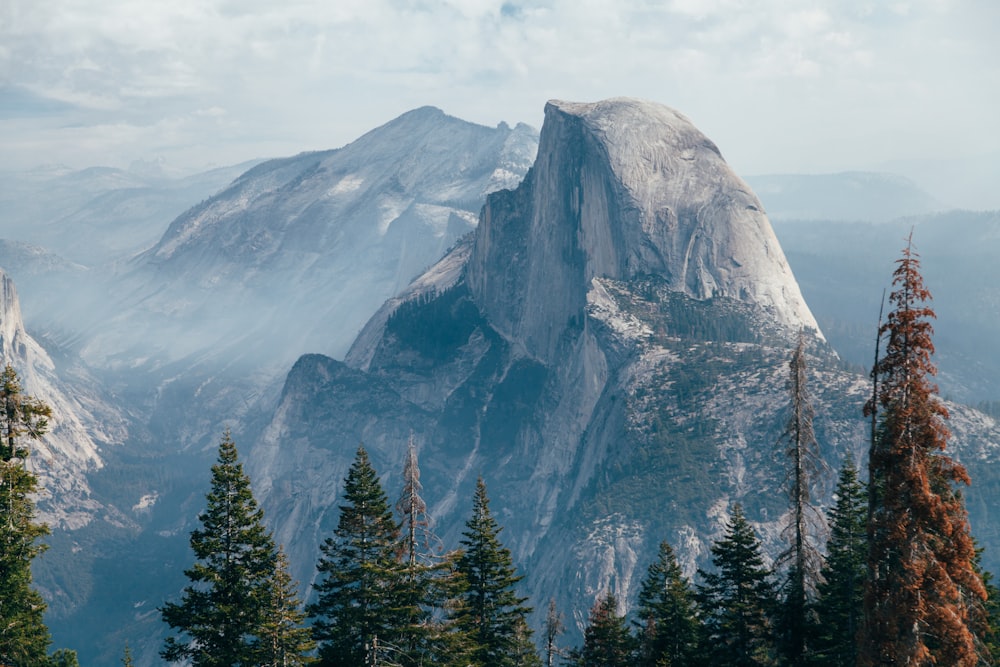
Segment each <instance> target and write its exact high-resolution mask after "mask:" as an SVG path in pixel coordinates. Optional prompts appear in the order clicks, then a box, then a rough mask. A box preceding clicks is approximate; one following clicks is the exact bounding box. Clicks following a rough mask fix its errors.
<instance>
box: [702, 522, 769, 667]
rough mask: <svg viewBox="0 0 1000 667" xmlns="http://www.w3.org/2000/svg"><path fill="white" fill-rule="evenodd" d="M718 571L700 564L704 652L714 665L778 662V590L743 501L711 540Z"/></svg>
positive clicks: (733, 666) (728, 666)
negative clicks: (706, 569) (774, 623)
mask: <svg viewBox="0 0 1000 667" xmlns="http://www.w3.org/2000/svg"><path fill="white" fill-rule="evenodd" d="M712 565H713V566H715V571H714V572H703V571H701V570H699V576H700V577H701V579H702V583H701V584H700V585H698V587H697V594H696V598H697V600H698V603H699V606H700V609H701V613H702V622H703V633H702V648H701V653H702V656H703V657H704V658H706V659H708V663H707V664H711V665H713V666H715V667H761V666H769V665H774V664H776V661H775V658H774V653H775V650H774V630H773V627H772V621H771V615H772V614H773V612H774V608H775V604H776V595H775V591H774V587H773V585H772V583H771V572H770V569H769V568H768V567H767V566H766V565H765V564H764V558H763V556H762V555H761V546H760V541H759V540H758V539H757V536H756V534H755V533H754V530H753V527H752V526H751V525H750V523H749V522H748V521H747V519H746V516H745V515H744V513H743V507H742V506H741V505H739V504H736V505H734V506H733V514H732V516H731V517H730V519H729V522H728V523H727V525H726V532H725V535H724V536H723V538H722V539H721V540H719V541H717V542H716V543H715V544H713V545H712Z"/></svg>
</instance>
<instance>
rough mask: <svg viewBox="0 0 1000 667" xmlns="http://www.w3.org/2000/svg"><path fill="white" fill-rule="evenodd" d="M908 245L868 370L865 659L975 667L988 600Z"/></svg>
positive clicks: (922, 292) (929, 313)
mask: <svg viewBox="0 0 1000 667" xmlns="http://www.w3.org/2000/svg"><path fill="white" fill-rule="evenodd" d="M919 268H920V262H919V260H918V258H917V255H916V253H915V252H914V251H913V249H912V243H911V244H908V245H907V247H906V248H905V249H904V250H903V256H902V258H901V259H899V260H898V261H897V266H896V270H895V272H894V274H893V287H894V291H893V292H892V293H891V295H890V297H889V299H890V303H891V305H892V306H893V310H892V311H891V312H890V313H889V316H888V318H887V320H886V322H885V323H884V324H883V325H882V326H881V327H880V335H881V336H883V337H884V338H885V341H886V343H885V353H884V355H883V356H882V358H881V359H880V360H879V361H878V363H877V364H876V366H875V369H874V371H873V374H874V375H875V376H876V378H877V379H878V392H877V400H876V401H873V402H872V403H869V405H867V406H866V409H867V410H869V411H870V412H871V413H874V412H875V411H877V412H878V415H879V420H878V429H877V433H876V437H875V439H874V441H873V443H872V449H871V453H870V456H869V485H868V492H869V517H868V547H869V552H868V571H869V577H868V580H867V585H866V588H865V623H864V625H863V632H862V641H861V656H860V659H861V664H863V665H882V664H911V665H923V664H939V665H951V666H955V667H971V666H972V665H975V664H976V662H977V660H978V658H977V656H976V649H975V643H976V642H975V636H974V632H973V631H972V628H971V625H972V622H973V618H972V616H973V614H974V613H975V609H976V607H977V605H978V603H979V602H980V601H981V600H982V599H984V597H985V591H984V588H983V584H982V580H981V578H980V577H979V575H978V574H977V573H976V572H975V569H974V567H973V560H974V558H975V547H974V544H973V541H972V537H971V535H970V531H969V525H968V519H967V516H966V512H965V506H964V503H963V500H962V497H961V495H960V494H959V493H958V492H957V491H956V489H955V486H956V485H957V484H959V483H962V484H968V483H969V481H970V480H969V477H968V474H967V473H966V471H965V469H964V468H963V467H962V466H961V465H959V464H958V463H956V462H954V461H953V460H952V459H951V458H950V457H949V456H948V455H947V454H945V452H944V450H945V447H946V445H947V441H948V437H949V432H948V429H947V427H946V426H945V424H944V420H945V419H946V418H947V416H948V412H947V409H946V408H945V407H944V405H943V404H942V403H941V401H940V400H938V399H937V398H936V397H935V396H934V393H935V392H936V391H937V388H936V386H934V384H933V383H932V382H931V380H930V377H931V376H933V375H934V374H935V373H936V369H935V367H934V365H933V363H932V362H931V356H932V354H933V353H934V345H933V343H932V342H931V334H932V333H933V329H932V326H931V323H930V319H931V318H933V317H934V311H933V310H932V309H931V308H930V307H929V306H928V305H927V302H928V301H929V300H930V298H931V295H930V292H929V291H928V290H927V288H926V287H924V283H923V278H922V276H921V275H920V271H919Z"/></svg>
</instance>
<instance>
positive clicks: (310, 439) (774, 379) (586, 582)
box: [249, 99, 1000, 626]
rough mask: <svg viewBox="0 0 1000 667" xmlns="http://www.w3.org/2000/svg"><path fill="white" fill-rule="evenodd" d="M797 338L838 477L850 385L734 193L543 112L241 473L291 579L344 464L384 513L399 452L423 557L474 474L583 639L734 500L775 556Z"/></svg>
mask: <svg viewBox="0 0 1000 667" xmlns="http://www.w3.org/2000/svg"><path fill="white" fill-rule="evenodd" d="M803 330H811V331H812V332H813V333H812V335H809V336H808V337H807V338H808V341H809V352H808V355H809V365H810V368H811V374H810V383H811V387H812V392H813V397H814V405H815V408H816V414H817V418H816V431H817V434H818V437H819V440H820V443H821V448H822V452H823V455H824V456H825V458H826V460H827V461H828V462H830V465H831V467H832V468H833V469H836V468H837V467H838V465H839V463H840V462H841V461H842V459H843V456H844V455H845V454H846V453H849V452H850V453H853V454H854V455H855V457H856V458H857V459H860V458H861V455H862V454H863V453H864V452H865V451H866V450H867V440H866V433H867V424H866V422H865V421H864V420H863V418H862V416H861V406H862V404H863V402H864V399H865V397H866V395H867V392H868V387H867V384H866V380H865V378H863V377H861V376H857V375H852V374H850V373H847V372H844V371H843V370H841V368H840V363H839V360H838V359H837V357H836V355H835V354H834V353H833V352H832V350H831V349H830V348H829V347H828V346H827V344H826V343H825V341H824V340H823V338H822V334H820V332H819V331H818V330H817V328H816V322H815V320H814V319H813V317H812V315H811V314H810V312H809V309H808V308H807V306H806V305H805V303H804V302H803V300H802V298H801V295H800V292H799V289H798V286H797V285H796V283H795V280H794V278H793V277H792V275H791V273H790V271H789V269H788V266H787V264H786V263H785V260H784V257H783V254H782V251H781V249H780V247H779V246H778V244H777V242H776V241H775V237H774V235H773V233H772V231H771V228H770V225H769V223H768V221H767V218H766V217H765V215H764V214H763V213H762V211H761V210H760V205H759V202H758V200H757V199H756V197H755V196H754V195H753V193H752V192H750V191H749V189H748V188H747V187H746V186H745V184H743V182H742V181H741V180H740V179H739V178H737V177H736V176H734V175H733V174H732V172H731V171H730V170H729V168H728V167H727V166H726V165H725V163H724V162H723V161H722V159H721V157H720V155H719V151H718V149H717V148H716V147H715V146H714V144H712V143H711V142H710V141H709V140H708V139H706V138H705V137H704V136H703V135H701V134H700V133H699V132H698V131H697V130H695V129H694V128H693V127H692V126H691V124H690V122H689V121H687V120H686V119H685V118H683V117H682V116H680V115H679V114H677V113H676V112H674V111H672V110H670V109H667V108H665V107H662V106H659V105H655V104H650V103H647V102H640V101H636V100H631V99H616V100H608V101H605V102H599V103H596V104H571V103H565V102H552V103H550V104H549V105H548V106H547V108H546V120H545V125H544V127H543V128H542V132H541V140H540V146H539V152H538V157H537V159H536V161H535V164H534V166H533V167H532V169H531V171H530V172H529V173H528V175H527V176H526V177H525V180H524V182H523V183H522V184H521V185H520V186H519V187H518V188H517V189H516V190H513V191H511V190H505V191H500V192H496V193H493V194H491V195H490V196H489V198H488V200H487V203H486V205H485V207H484V209H483V211H482V214H481V218H480V224H479V227H478V229H477V231H476V233H475V234H474V235H473V236H472V237H470V238H467V239H463V241H462V242H460V243H459V244H457V245H456V247H455V248H454V249H453V250H452V251H451V252H450V253H449V254H448V255H447V256H445V258H444V259H442V260H441V261H440V262H439V263H438V264H436V265H435V266H434V267H432V268H431V269H430V270H428V271H427V272H426V273H424V274H423V275H422V276H421V277H420V278H418V279H417V280H415V281H414V282H413V283H412V284H411V285H410V286H409V287H408V289H407V290H406V291H404V292H403V293H402V294H401V295H399V296H398V297H396V298H393V299H391V300H389V301H387V302H386V303H385V304H384V305H383V307H382V308H381V309H380V310H379V311H378V312H377V313H376V315H375V316H374V317H373V318H372V319H371V320H370V321H369V323H368V324H367V325H366V326H365V328H364V329H363V330H362V332H361V335H359V336H358V338H357V339H356V341H355V343H354V345H353V346H352V348H351V350H350V351H349V352H348V354H347V356H346V357H345V361H344V363H341V362H338V361H334V360H332V359H329V358H325V357H322V356H309V357H304V358H302V359H300V361H299V362H298V363H297V364H296V365H295V367H294V368H293V370H292V372H291V373H290V374H289V375H288V377H287V379H286V382H285V387H284V390H283V392H282V395H281V398H280V400H279V401H278V406H277V408H276V410H275V411H274V412H273V414H272V415H271V418H270V420H269V423H268V424H267V425H266V426H265V427H264V428H262V429H261V435H260V436H259V437H258V438H257V441H256V443H255V445H254V448H253V451H252V453H251V457H250V461H249V469H250V471H251V474H252V476H253V478H254V479H255V480H262V481H261V482H260V487H259V488H260V494H259V497H260V498H261V500H262V502H263V504H264V505H265V507H266V509H267V512H268V516H271V517H273V518H274V520H275V522H276V523H275V525H277V526H280V527H281V528H280V533H281V537H282V538H283V539H284V540H286V547H287V548H288V550H289V552H290V553H292V554H293V555H294V566H295V568H296V573H297V576H298V577H299V578H300V580H302V581H310V580H311V578H312V577H313V576H314V565H315V559H316V556H317V553H318V551H317V549H318V543H319V541H321V540H322V539H324V538H325V537H327V536H329V535H330V531H332V529H333V527H334V526H335V525H336V518H337V510H336V506H337V503H338V501H339V496H340V493H341V491H342V490H341V489H340V484H341V481H342V479H343V476H344V474H345V473H346V470H347V468H348V466H349V465H350V462H351V460H352V458H353V456H354V452H355V450H356V448H357V444H358V442H363V443H364V444H365V446H366V448H367V449H368V451H369V454H370V456H371V458H372V460H373V462H374V464H375V466H376V468H377V469H378V470H379V471H380V472H382V473H383V483H384V485H385V487H386V490H387V492H388V493H389V495H390V497H394V496H395V494H396V493H398V490H399V488H400V485H399V476H400V473H401V471H402V468H403V463H404V460H405V455H406V450H407V442H408V440H409V439H410V434H411V433H412V437H413V439H414V441H415V442H416V443H417V445H418V448H419V454H420V463H421V469H422V473H423V474H422V477H421V479H422V482H423V486H424V490H425V494H426V495H425V498H426V500H427V502H428V505H429V507H430V508H431V512H432V514H433V516H434V518H435V520H436V529H437V532H438V534H439V535H440V536H441V537H442V539H443V541H444V543H445V544H446V545H449V546H451V547H454V546H457V543H458V538H459V534H460V532H461V530H462V526H463V523H464V521H465V520H466V518H467V513H468V511H469V508H470V502H471V498H472V494H473V488H474V486H475V480H476V477H477V476H479V475H481V476H483V477H484V479H485V481H486V482H487V485H488V487H489V490H490V497H491V501H492V503H491V507H492V508H493V509H494V511H495V512H496V514H497V516H498V518H499V520H500V522H501V524H503V525H504V526H505V531H504V533H503V540H504V542H505V544H506V545H507V546H509V547H510V548H511V549H512V550H513V552H514V554H515V557H516V559H517V560H518V562H519V563H521V565H522V566H523V567H524V568H525V569H526V570H527V574H528V577H527V579H526V580H525V590H524V592H525V593H528V594H530V595H531V596H532V598H533V603H534V604H535V606H536V608H541V607H544V604H545V601H546V600H547V599H548V598H549V597H551V596H555V597H556V598H557V599H558V600H559V602H560V604H561V605H562V607H563V608H564V610H565V611H566V612H569V611H570V610H574V611H573V613H574V614H575V618H576V620H577V621H578V623H579V625H581V626H582V624H583V623H584V622H585V620H586V613H587V610H588V609H589V608H590V606H591V604H592V602H593V599H594V596H595V595H596V594H597V593H599V592H601V591H606V590H611V591H613V592H614V593H615V594H616V595H617V596H618V597H619V598H620V599H622V600H631V599H634V594H635V592H636V590H637V587H638V585H639V582H640V581H641V579H642V577H643V576H644V573H645V566H646V564H647V563H649V562H650V561H651V560H652V558H653V555H654V554H655V550H656V547H657V545H658V543H659V542H660V541H661V540H668V541H670V542H671V543H672V544H673V545H674V547H675V548H676V549H677V551H678V553H679V555H680V558H681V559H682V561H683V563H684V565H685V568H686V570H687V572H688V573H689V574H693V573H694V570H695V567H696V566H698V565H705V564H706V561H707V558H708V555H709V545H710V544H711V540H712V539H713V538H715V537H717V536H718V534H719V532H720V531H721V527H722V524H723V522H724V521H725V519H726V518H727V516H728V513H729V509H730V507H731V504H732V503H733V502H737V501H739V502H741V503H743V504H744V506H745V507H746V509H747V512H748V516H749V517H750V518H751V519H752V520H753V521H754V523H755V525H756V526H757V528H758V530H759V531H760V533H761V535H762V538H763V539H764V541H765V544H766V545H767V547H768V548H769V549H770V550H771V551H772V553H773V552H776V551H777V550H778V549H779V548H780V544H779V540H780V537H779V535H780V522H781V516H782V514H783V513H784V512H785V503H784V501H783V497H784V496H783V493H782V491H781V484H782V480H783V479H784V477H785V472H784V470H783V469H782V467H781V462H780V456H779V455H778V454H777V451H778V450H777V446H776V443H777V442H778V441H779V440H780V437H781V434H782V431H783V429H784V426H785V423H786V419H787V416H786V406H787V405H788V404H789V398H788V396H787V389H786V380H787V373H788V369H787V364H788V360H789V358H790V355H791V348H792V346H793V344H794V341H795V340H796V339H797V336H798V335H799V333H800V332H801V331H803ZM984 419H988V418H984ZM963 423H965V424H966V425H967V426H968V428H965V427H963V429H964V430H962V432H961V434H960V435H959V436H958V437H957V438H956V447H957V448H958V450H959V451H964V452H970V453H971V452H975V453H976V454H975V456H976V460H977V461H982V462H983V465H982V466H981V467H980V468H979V470H983V471H988V470H990V467H989V465H990V464H988V463H987V462H995V461H996V460H997V459H998V452H1000V431H998V430H997V428H996V425H995V424H994V423H992V422H991V421H990V423H988V424H987V423H986V422H979V423H976V422H975V420H974V419H970V420H965V422H963ZM300 462H305V463H300ZM977 465H979V464H978V463H977ZM973 474H974V475H975V474H978V473H977V472H974V473H973ZM986 474H987V475H992V476H994V477H995V475H996V473H989V472H987V473H986ZM303 476H305V479H306V480H307V481H306V482H305V483H303ZM832 485H833V479H832V476H831V478H830V479H826V480H824V481H822V482H820V483H819V485H818V486H819V488H818V489H817V497H820V498H823V497H828V494H829V493H830V492H831V490H832ZM315 489H319V490H320V491H319V492H315ZM972 493H973V492H970V498H971V497H972ZM541 620H542V619H539V620H538V625H541Z"/></svg>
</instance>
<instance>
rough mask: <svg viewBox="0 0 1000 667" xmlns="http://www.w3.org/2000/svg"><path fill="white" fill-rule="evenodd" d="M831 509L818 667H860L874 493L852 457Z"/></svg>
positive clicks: (846, 462) (821, 595) (823, 572)
mask: <svg viewBox="0 0 1000 667" xmlns="http://www.w3.org/2000/svg"><path fill="white" fill-rule="evenodd" d="M835 497H836V504H835V505H834V506H833V508H832V509H831V510H830V514H829V517H828V523H829V525H830V539H829V540H828V541H827V543H826V562H825V563H824V565H823V569H822V570H821V572H820V574H821V581H820V584H819V599H818V600H817V603H816V611H817V614H818V616H819V619H818V623H817V633H816V634H817V636H816V643H817V651H816V660H815V663H816V664H818V665H823V666H824V667H855V665H857V661H858V630H859V629H860V628H861V624H862V622H863V603H864V588H865V577H866V576H867V575H866V572H867V567H866V559H867V555H868V538H867V532H866V523H867V517H868V491H867V489H866V488H865V485H864V483H862V482H861V481H860V480H859V479H858V470H857V467H856V466H855V464H854V459H853V458H851V457H850V456H848V457H847V458H846V459H845V460H844V464H843V466H842V467H841V469H840V475H839V478H838V480H837V489H836V492H835Z"/></svg>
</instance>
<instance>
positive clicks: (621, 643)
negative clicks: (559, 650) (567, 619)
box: [571, 593, 634, 667]
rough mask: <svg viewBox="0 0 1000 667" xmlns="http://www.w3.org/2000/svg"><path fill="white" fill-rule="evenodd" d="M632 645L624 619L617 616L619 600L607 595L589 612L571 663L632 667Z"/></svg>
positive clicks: (576, 666)
mask: <svg viewBox="0 0 1000 667" xmlns="http://www.w3.org/2000/svg"><path fill="white" fill-rule="evenodd" d="M633 644H634V642H633V639H632V635H631V634H629V631H628V626H627V625H626V624H625V618H624V617H623V616H619V615H618V600H616V599H615V596H614V595H613V594H612V593H608V594H606V595H603V596H601V597H600V598H599V599H598V600H597V602H596V603H595V604H594V607H593V608H592V609H591V610H590V619H589V620H588V622H587V627H586V629H585V630H584V632H583V647H582V648H581V649H580V650H578V651H574V652H573V656H572V660H571V663H572V664H573V665H574V667H629V666H630V665H632V664H634V663H633V655H632V652H633Z"/></svg>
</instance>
